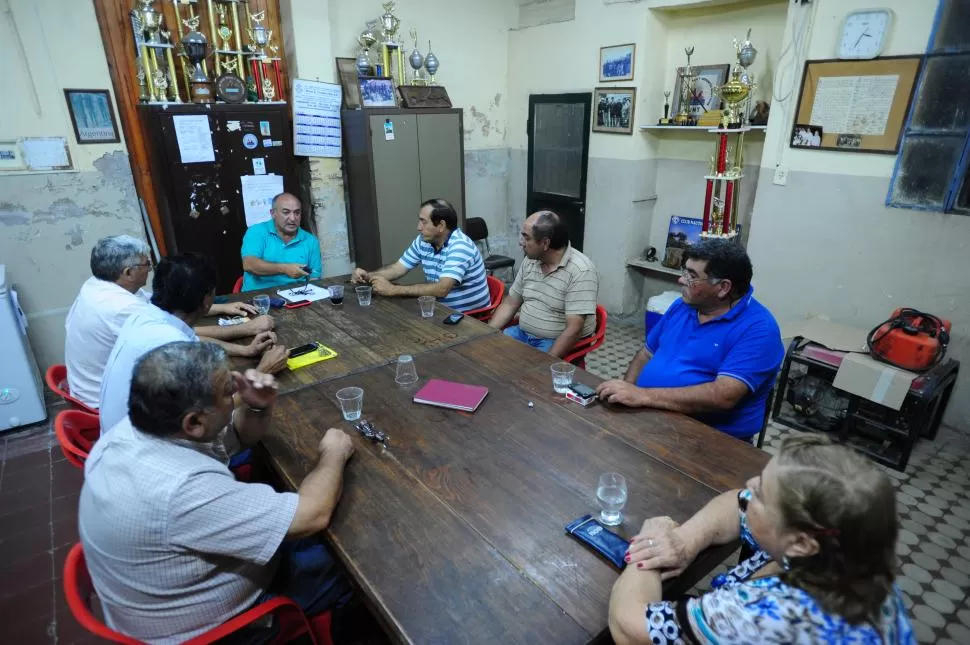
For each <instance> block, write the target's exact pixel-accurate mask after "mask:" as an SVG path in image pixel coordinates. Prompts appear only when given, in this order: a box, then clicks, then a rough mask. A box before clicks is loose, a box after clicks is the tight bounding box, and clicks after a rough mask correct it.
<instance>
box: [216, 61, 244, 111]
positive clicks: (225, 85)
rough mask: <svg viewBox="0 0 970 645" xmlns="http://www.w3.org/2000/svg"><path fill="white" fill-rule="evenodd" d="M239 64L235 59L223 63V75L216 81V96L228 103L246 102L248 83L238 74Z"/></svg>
mask: <svg viewBox="0 0 970 645" xmlns="http://www.w3.org/2000/svg"><path fill="white" fill-rule="evenodd" d="M238 66H239V62H238V61H237V60H236V59H235V58H226V59H225V60H224V61H222V74H220V75H219V78H217V79H216V96H218V97H219V99H220V100H222V101H225V102H226V103H242V102H243V101H245V100H246V83H245V82H244V81H243V80H242V79H241V78H240V77H239V76H238V75H237V74H236V68H237V67H238Z"/></svg>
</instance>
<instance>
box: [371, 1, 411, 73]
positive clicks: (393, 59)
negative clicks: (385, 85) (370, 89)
mask: <svg viewBox="0 0 970 645" xmlns="http://www.w3.org/2000/svg"><path fill="white" fill-rule="evenodd" d="M381 6H382V7H384V13H383V14H381V17H380V18H379V19H378V20H379V21H380V26H381V63H382V64H383V68H382V73H381V74H378V75H379V76H387V77H388V78H392V79H394V84H395V85H404V84H405V83H406V82H407V71H405V69H404V52H403V48H402V47H401V45H400V43H398V42H397V30H398V28H400V26H401V21H400V20H399V19H398V17H397V16H395V15H394V13H393V11H394V0H390V1H389V2H385V3H384V4H383V5H381Z"/></svg>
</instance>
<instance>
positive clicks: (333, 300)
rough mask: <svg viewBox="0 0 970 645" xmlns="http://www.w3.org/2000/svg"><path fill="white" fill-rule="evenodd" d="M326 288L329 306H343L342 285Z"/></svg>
mask: <svg viewBox="0 0 970 645" xmlns="http://www.w3.org/2000/svg"><path fill="white" fill-rule="evenodd" d="M327 288H328V289H329V290H330V304H333V305H342V304H344V286H343V285H342V284H334V285H330V286H329V287H327Z"/></svg>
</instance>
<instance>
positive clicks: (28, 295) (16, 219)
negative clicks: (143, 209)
mask: <svg viewBox="0 0 970 645" xmlns="http://www.w3.org/2000/svg"><path fill="white" fill-rule="evenodd" d="M122 233H127V234H128V235H134V236H136V237H141V238H144V228H143V227H142V222H141V215H140V212H139V209H138V200H137V198H136V196H135V185H134V182H133V180H132V177H131V171H130V169H129V167H128V155H127V154H125V153H124V152H122V151H116V152H112V153H109V154H106V155H104V156H103V157H101V158H100V159H96V160H95V161H94V169H93V170H90V171H85V172H79V173H71V174H50V175H20V176H15V177H4V176H0V263H3V264H6V265H7V276H8V279H9V280H10V281H11V282H12V283H13V284H14V285H15V286H16V287H17V290H18V294H19V296H20V303H21V306H22V307H23V309H24V311H25V312H26V313H27V316H28V319H29V323H30V328H29V333H30V340H31V344H32V345H33V348H34V354H35V356H36V357H37V362H38V364H39V365H41V366H42V368H44V367H46V366H47V365H51V364H53V363H63V362H64V318H65V316H66V315H67V311H68V309H69V308H70V306H71V303H72V302H73V301H74V298H75V296H76V295H77V292H78V289H79V288H80V286H81V283H82V282H84V281H85V280H87V278H88V277H89V276H90V275H91V270H90V267H89V261H90V256H91V247H92V246H93V245H94V243H95V242H96V241H97V240H98V239H100V238H102V237H105V236H107V235H119V234H122Z"/></svg>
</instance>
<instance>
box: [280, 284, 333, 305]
mask: <svg viewBox="0 0 970 645" xmlns="http://www.w3.org/2000/svg"><path fill="white" fill-rule="evenodd" d="M276 293H278V294H280V296H282V297H283V298H286V299H287V300H289V301H290V302H299V301H301V300H309V301H310V302H316V301H317V300H323V299H324V298H329V297H330V289H327V288H326V287H318V286H317V285H315V284H308V285H306V287H304V286H303V285H302V284H301V285H299V286H297V287H293V288H292V289H280V290H279V291H277V292H276Z"/></svg>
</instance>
